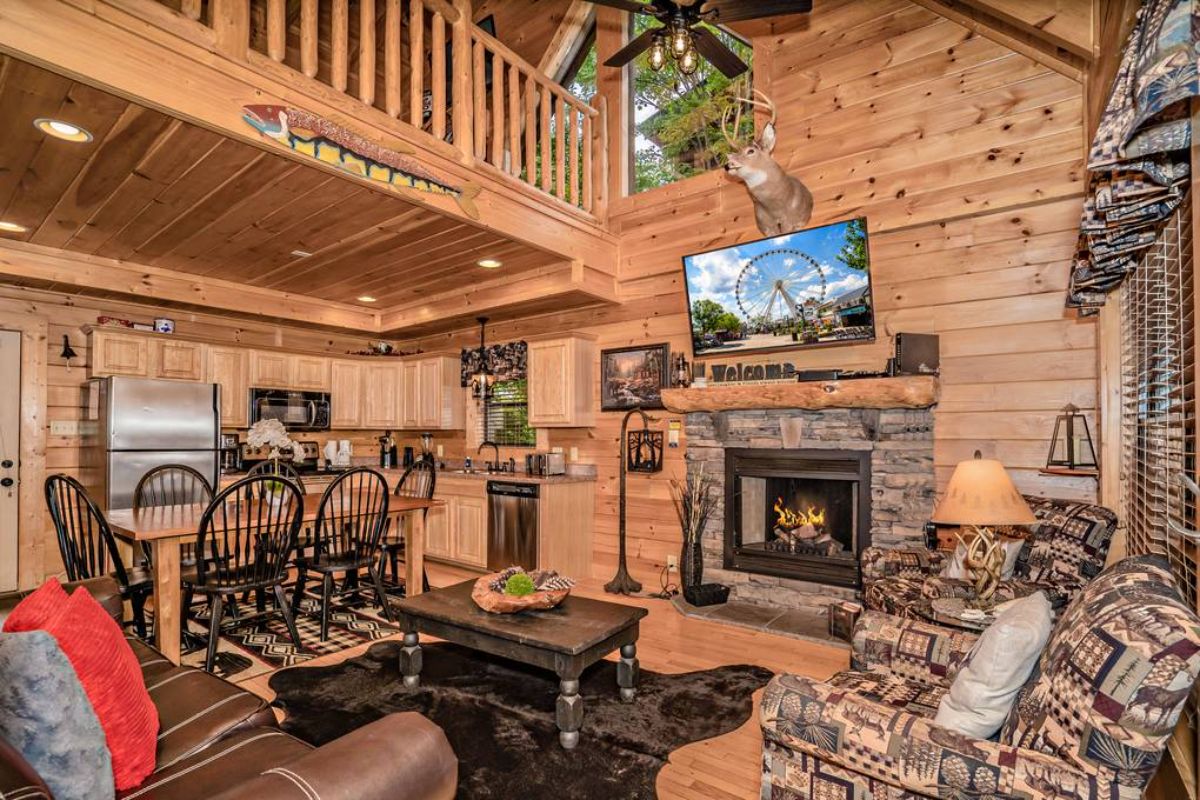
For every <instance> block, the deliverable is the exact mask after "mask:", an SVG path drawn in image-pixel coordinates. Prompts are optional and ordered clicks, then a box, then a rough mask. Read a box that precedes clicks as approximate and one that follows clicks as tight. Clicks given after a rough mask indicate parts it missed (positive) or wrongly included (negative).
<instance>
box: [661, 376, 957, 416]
mask: <svg viewBox="0 0 1200 800" xmlns="http://www.w3.org/2000/svg"><path fill="white" fill-rule="evenodd" d="M662 400H663V405H664V406H666V407H667V410H668V411H674V412H675V413H676V414H691V413H692V412H696V411H707V412H716V411H734V410H739V409H756V408H806V409H821V408H928V407H929V406H932V405H934V404H935V403H937V400H938V380H937V378H935V377H933V376H932V375H906V376H900V377H896V378H860V379H857V380H847V381H810V382H806V383H794V382H787V383H761V384H749V385H740V386H711V387H708V388H704V389H663V391H662Z"/></svg>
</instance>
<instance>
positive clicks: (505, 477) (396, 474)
mask: <svg viewBox="0 0 1200 800" xmlns="http://www.w3.org/2000/svg"><path fill="white" fill-rule="evenodd" d="M372 469H377V471H378V472H380V473H382V474H383V476H384V477H385V478H387V480H388V483H389V484H394V483H395V482H396V481H398V480H400V476H401V475H403V474H404V470H403V469H378V468H376V467H372ZM339 474H340V473H337V472H310V473H302V474H301V475H300V478H301V480H305V481H308V480H314V481H315V480H320V479H322V478H324V479H328V480H332V479H333V478H335V477H336V476H337V475H339ZM244 477H246V473H244V472H234V473H225V474H222V475H221V485H222V486H226V485H228V484H230V483H233V482H234V481H236V480H240V479H242V478H244ZM438 478H466V479H468V480H479V481H484V480H494V481H506V482H508V483H538V484H563V483H588V482H594V481H595V480H596V476H595V475H526V474H525V473H524V472H485V471H483V470H479V471H476V472H463V471H461V470H459V469H452V468H447V469H444V470H438Z"/></svg>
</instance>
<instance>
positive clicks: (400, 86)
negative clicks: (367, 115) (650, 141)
mask: <svg viewBox="0 0 1200 800" xmlns="http://www.w3.org/2000/svg"><path fill="white" fill-rule="evenodd" d="M157 2H159V3H160V4H161V5H163V6H167V7H168V8H172V9H174V10H176V11H177V12H178V13H179V14H180V15H181V16H183V17H186V18H188V19H190V20H194V21H195V22H196V23H199V24H201V25H204V26H206V27H209V28H212V29H213V34H214V41H215V42H216V47H217V49H218V50H219V51H220V52H221V53H222V54H223V55H225V56H227V57H229V58H233V59H244V60H246V61H248V62H249V63H250V64H251V65H252V66H253V65H254V64H255V63H258V64H260V65H261V66H263V68H271V67H270V65H269V64H265V63H264V62H263V61H262V59H264V58H265V59H269V60H270V61H271V62H275V64H276V65H278V66H276V67H273V68H271V69H272V71H277V70H278V69H279V68H280V67H282V68H285V69H287V70H289V71H291V72H292V73H294V78H295V79H296V80H299V81H303V80H313V81H317V82H319V83H322V84H324V85H325V86H328V87H329V88H331V89H333V90H334V91H336V92H339V93H341V94H343V95H345V97H346V99H347V102H349V103H360V104H363V105H365V106H370V107H373V108H375V109H378V110H380V111H383V112H384V113H386V114H388V115H389V116H390V117H392V118H393V119H396V120H398V121H400V122H402V123H405V124H407V125H409V126H411V127H412V128H416V129H417V130H419V131H421V132H422V133H423V134H424V135H427V136H429V137H430V138H432V139H433V140H436V141H437V142H440V143H445V144H449V145H452V146H453V147H454V148H455V150H457V151H458V156H459V158H460V159H462V160H464V161H465V162H466V163H469V164H472V165H473V166H477V167H480V168H481V169H483V170H486V171H487V172H489V174H493V175H498V176H502V177H503V178H504V179H505V180H509V181H512V182H513V183H515V184H523V185H525V186H528V187H531V188H532V189H534V190H535V192H536V194H538V195H539V196H542V197H543V198H544V199H547V200H551V201H552V202H553V201H554V200H557V201H560V202H561V203H563V204H566V205H568V206H571V207H574V208H576V209H579V210H582V211H584V212H587V213H589V214H592V215H601V214H602V209H603V204H604V203H603V197H602V192H603V191H604V185H605V181H604V180H602V179H600V177H599V176H600V175H602V171H603V169H604V168H605V158H604V155H603V147H604V136H603V132H604V124H603V109H602V108H595V107H593V106H591V105H589V104H588V103H586V102H584V101H583V100H581V99H579V98H577V97H575V96H574V95H572V94H571V93H570V92H568V91H567V90H566V89H564V88H563V87H562V86H560V85H559V84H557V83H555V82H554V81H553V80H551V79H550V78H548V77H547V76H546V75H544V74H543V73H541V72H540V71H539V70H538V68H537V67H535V66H533V65H532V64H530V63H528V62H527V61H525V60H524V59H523V58H521V57H520V56H519V55H517V54H516V53H515V52H513V51H512V50H511V49H510V48H509V47H507V46H506V45H505V44H504V43H503V42H501V41H499V40H498V39H496V38H495V37H494V36H491V35H490V34H488V33H487V32H486V31H483V30H482V29H480V28H479V27H477V26H476V25H474V24H473V23H472V22H471V20H470V17H469V12H470V8H471V4H470V2H469V0H157ZM431 146H433V147H435V148H436V147H440V146H444V145H434V144H432V143H431Z"/></svg>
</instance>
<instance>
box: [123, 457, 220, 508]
mask: <svg viewBox="0 0 1200 800" xmlns="http://www.w3.org/2000/svg"><path fill="white" fill-rule="evenodd" d="M219 454H220V451H219V450H125V451H111V452H110V453H109V454H108V498H107V504H106V508H107V509H113V508H132V507H133V494H134V490H135V489H137V485H138V481H140V480H141V479H142V476H143V475H145V474H146V473H147V472H149V471H150V470H152V469H154V468H155V467H162V466H166V465H168V464H182V465H183V466H185V467H191V468H192V469H194V470H196V471H197V472H199V473H200V474H201V475H203V476H204V477H205V478H206V479H207V480H208V482H209V485H211V486H220V475H219V474H218V470H219V465H218V457H219Z"/></svg>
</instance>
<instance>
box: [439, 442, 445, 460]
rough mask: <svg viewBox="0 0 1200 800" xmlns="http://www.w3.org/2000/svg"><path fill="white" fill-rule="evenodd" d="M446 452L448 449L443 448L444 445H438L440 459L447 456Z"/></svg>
mask: <svg viewBox="0 0 1200 800" xmlns="http://www.w3.org/2000/svg"><path fill="white" fill-rule="evenodd" d="M445 450H446V448H444V447H442V445H440V444H439V445H438V458H441V457H442V456H444V455H446V452H445Z"/></svg>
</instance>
